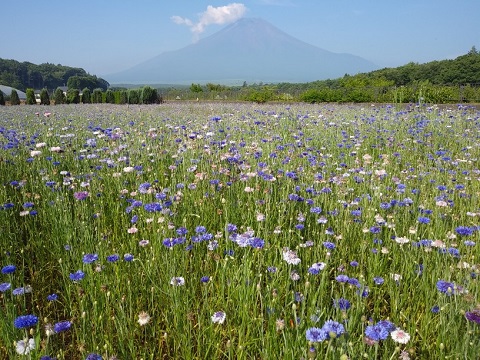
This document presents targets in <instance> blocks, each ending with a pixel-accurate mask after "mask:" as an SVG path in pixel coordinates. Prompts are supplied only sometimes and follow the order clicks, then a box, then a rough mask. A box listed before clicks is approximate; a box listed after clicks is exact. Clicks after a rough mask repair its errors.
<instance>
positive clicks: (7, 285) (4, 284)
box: [0, 282, 12, 293]
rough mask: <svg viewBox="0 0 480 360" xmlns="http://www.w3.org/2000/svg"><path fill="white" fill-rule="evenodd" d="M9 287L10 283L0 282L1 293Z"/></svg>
mask: <svg viewBox="0 0 480 360" xmlns="http://www.w3.org/2000/svg"><path fill="white" fill-rule="evenodd" d="M11 287H12V284H10V283H6V282H5V283H1V284H0V292H2V293H3V292H5V291H7V290H8V289H10V288H11Z"/></svg>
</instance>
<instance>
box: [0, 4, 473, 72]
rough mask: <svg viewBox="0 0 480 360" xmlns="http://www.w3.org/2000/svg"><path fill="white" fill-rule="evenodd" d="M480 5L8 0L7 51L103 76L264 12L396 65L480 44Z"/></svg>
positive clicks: (316, 42) (321, 40)
mask: <svg viewBox="0 0 480 360" xmlns="http://www.w3.org/2000/svg"><path fill="white" fill-rule="evenodd" d="M478 13H480V1H478V0H461V1H458V2H452V1H447V0H435V1H433V0H423V1H422V0H406V1H403V2H402V3H401V4H399V3H395V2H376V1H372V2H369V3H362V4H359V3H358V1H355V0H344V1H341V2H328V3H322V2H319V1H318V0H306V1H294V0H254V1H242V2H237V3H235V2H226V1H195V2H194V3H186V2H165V3H163V2H158V1H155V0H141V1H136V2H131V1H125V2H115V3H113V2H106V1H105V2H98V1H93V0H85V1H83V2H81V3H75V2H65V1H59V0H52V1H50V2H48V6H46V5H45V4H44V3H41V2H38V1H33V0H24V1H23V2H22V6H21V7H18V4H16V3H15V2H12V1H9V2H5V4H3V5H2V12H1V14H0V21H1V23H2V25H3V26H2V28H3V30H4V35H5V36H4V40H3V41H2V45H1V46H0V58H4V59H14V60H17V61H21V62H23V61H29V62H32V63H35V64H41V63H46V62H49V63H54V64H62V65H66V66H72V67H81V68H83V69H85V70H86V71H87V72H89V73H91V74H95V75H97V76H100V77H103V76H105V75H108V74H112V73H115V72H120V71H123V70H126V69H129V68H131V67H133V66H135V65H138V64H140V63H142V62H144V61H147V60H149V59H151V58H153V57H156V56H158V55H160V54H162V53H165V52H169V51H175V50H178V49H181V48H184V47H186V46H188V45H190V44H192V43H194V42H195V41H198V40H199V39H203V38H205V37H207V36H209V35H212V34H213V33H215V32H217V31H219V30H220V29H222V28H223V27H225V26H227V25H229V24H231V23H233V22H234V21H236V20H238V19H240V18H242V17H256V18H262V19H264V20H266V21H268V22H270V23H271V24H272V25H274V26H275V27H277V28H279V29H280V30H282V31H284V32H285V33H287V34H289V35H291V36H293V37H295V38H297V39H299V40H301V41H304V42H306V43H308V44H311V45H313V46H316V47H319V48H322V49H324V50H327V51H330V52H334V53H349V54H352V55H356V56H359V57H362V58H365V59H367V60H369V61H371V62H373V63H375V64H377V65H378V66H379V67H396V66H400V65H404V64H406V63H408V62H412V61H413V62H418V63H424V62H428V61H433V60H443V59H451V58H455V57H457V56H459V55H462V54H465V53H467V52H468V51H469V50H470V48H471V47H472V46H476V47H477V48H478V47H479V44H478V43H476V42H478V30H477V28H476V17H477V14H478ZM30 24H31V25H30ZM9 29H14V30H15V32H14V33H11V32H9V31H8V30H9Z"/></svg>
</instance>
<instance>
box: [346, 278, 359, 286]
mask: <svg viewBox="0 0 480 360" xmlns="http://www.w3.org/2000/svg"><path fill="white" fill-rule="evenodd" d="M347 282H348V283H349V284H350V285H353V286H356V287H360V286H361V285H360V281H358V279H357V278H351V277H349V278H348V280H347Z"/></svg>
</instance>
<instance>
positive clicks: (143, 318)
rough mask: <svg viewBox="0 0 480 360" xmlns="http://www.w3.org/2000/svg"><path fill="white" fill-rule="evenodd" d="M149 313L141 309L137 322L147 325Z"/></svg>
mask: <svg viewBox="0 0 480 360" xmlns="http://www.w3.org/2000/svg"><path fill="white" fill-rule="evenodd" d="M150 319H151V318H150V315H148V314H147V313H146V312H145V311H142V312H141V313H140V314H138V320H137V322H138V323H139V324H140V326H143V325H147V324H148V323H149V322H150Z"/></svg>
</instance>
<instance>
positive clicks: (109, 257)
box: [107, 254, 120, 262]
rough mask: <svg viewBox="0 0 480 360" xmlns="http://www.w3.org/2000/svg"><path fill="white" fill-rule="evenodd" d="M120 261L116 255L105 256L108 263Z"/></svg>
mask: <svg viewBox="0 0 480 360" xmlns="http://www.w3.org/2000/svg"><path fill="white" fill-rule="evenodd" d="M119 259H120V256H119V255H118V254H112V255H108V256H107V261H108V262H116V261H118V260H119Z"/></svg>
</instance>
